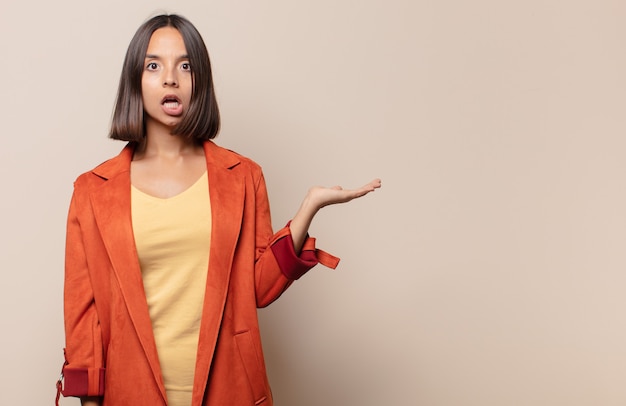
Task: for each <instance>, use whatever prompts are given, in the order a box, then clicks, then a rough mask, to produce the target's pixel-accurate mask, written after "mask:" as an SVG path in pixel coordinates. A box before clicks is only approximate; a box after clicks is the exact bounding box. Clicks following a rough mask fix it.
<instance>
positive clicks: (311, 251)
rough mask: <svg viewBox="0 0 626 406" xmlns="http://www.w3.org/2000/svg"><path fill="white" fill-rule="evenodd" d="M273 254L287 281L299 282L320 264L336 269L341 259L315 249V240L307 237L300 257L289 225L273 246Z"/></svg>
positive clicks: (279, 234) (277, 237)
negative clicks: (295, 248)
mask: <svg viewBox="0 0 626 406" xmlns="http://www.w3.org/2000/svg"><path fill="white" fill-rule="evenodd" d="M271 249H272V253H273V254H274V257H275V258H276V262H277V263H278V266H279V268H280V270H281V272H282V273H283V275H285V277H286V278H287V279H291V280H297V279H299V278H300V277H301V276H302V275H304V274H305V273H307V271H309V269H311V268H313V267H314V266H315V265H317V264H318V263H321V264H322V265H324V266H326V267H328V268H332V269H335V268H337V265H338V264H339V258H337V257H335V256H333V255H331V254H329V253H327V252H325V251H322V250H320V249H317V248H315V238H311V237H309V236H307V238H306V240H305V242H304V244H303V246H302V252H301V253H300V255H297V254H296V251H295V250H294V248H293V239H292V237H291V232H290V231H289V224H287V226H286V227H285V228H284V229H283V230H281V232H279V233H278V234H277V236H276V239H275V241H274V243H273V244H272V246H271Z"/></svg>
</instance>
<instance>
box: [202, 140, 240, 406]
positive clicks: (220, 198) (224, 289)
mask: <svg viewBox="0 0 626 406" xmlns="http://www.w3.org/2000/svg"><path fill="white" fill-rule="evenodd" d="M204 150H205V155H206V160H207V171H208V178H209V192H210V198H211V215H212V230H211V248H210V253H209V270H208V275H207V284H206V292H205V297H204V308H203V311H202V322H201V327H200V337H199V342H198V354H197V361H196V370H195V379H194V393H193V400H192V404H193V405H199V404H201V402H202V397H203V396H204V390H205V388H206V384H207V380H208V376H209V370H210V367H211V362H212V360H213V354H214V351H215V345H216V343H217V337H218V334H219V331H220V325H221V323H222V315H223V313H224V305H225V303H226V297H227V295H228V287H229V280H230V272H231V268H232V265H233V258H234V255H235V248H236V245H237V241H238V238H239V231H240V230H241V221H242V218H243V208H244V198H245V188H244V186H245V185H244V178H243V175H241V173H240V172H239V171H237V170H233V168H235V167H236V166H237V165H239V163H240V160H239V158H238V157H237V155H236V154H233V153H230V152H228V151H226V150H224V149H221V148H219V147H217V146H216V145H215V144H213V143H212V142H210V141H209V142H206V143H205V144H204Z"/></svg>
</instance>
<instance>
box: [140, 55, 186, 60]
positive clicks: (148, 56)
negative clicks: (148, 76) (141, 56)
mask: <svg viewBox="0 0 626 406" xmlns="http://www.w3.org/2000/svg"><path fill="white" fill-rule="evenodd" d="M145 59H160V56H159V55H156V54H146V57H145ZM178 59H189V55H187V54H184V55H181V56H179V57H178Z"/></svg>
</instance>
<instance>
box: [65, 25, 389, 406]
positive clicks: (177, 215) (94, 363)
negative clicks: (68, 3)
mask: <svg viewBox="0 0 626 406" xmlns="http://www.w3.org/2000/svg"><path fill="white" fill-rule="evenodd" d="M219 125H220V121H219V111H218V108H217V103H216V98H215V94H214V90H213V82H212V78H211V65H210V62H209V56H208V53H207V50H206V47H205V45H204V42H203V41H202V38H201V36H200V34H199V33H198V32H197V30H196V29H195V28H194V26H193V25H192V24H191V23H190V22H189V21H187V20H186V19H184V18H182V17H180V16H176V15H161V16H157V17H154V18H152V19H150V20H149V21H147V22H146V23H144V24H143V25H142V26H141V27H140V28H139V30H138V31H137V33H136V34H135V36H134V37H133V39H132V41H131V43H130V45H129V48H128V52H127V54H126V58H125V61H124V67H123V70H122V75H121V79H120V85H119V91H118V97H117V102H116V106H115V112H114V116H113V123H112V128H111V134H110V136H111V137H112V138H114V139H120V140H124V141H128V144H127V146H126V147H125V148H124V149H123V150H122V152H121V153H120V154H119V155H118V156H117V157H115V158H113V159H111V160H109V161H107V162H105V163H103V164H101V165H100V166H98V167H96V168H95V169H93V170H92V171H90V172H87V173H85V174H83V175H81V176H80V177H79V178H78V179H77V180H76V182H75V184H74V194H73V196H72V202H71V205H70V210H69V216H68V226H67V247H66V270H65V330H66V349H65V359H66V362H65V365H64V367H63V376H64V379H63V381H61V380H60V381H59V384H58V387H59V390H60V391H62V393H63V394H64V395H65V396H78V397H80V398H81V401H82V404H83V405H133V406H137V405H149V406H155V405H166V404H167V405H186V406H189V405H271V404H272V397H271V392H270V389H269V384H268V381H267V376H266V372H265V363H264V359H263V354H262V351H261V339H260V334H259V327H258V322H257V314H256V309H257V308H258V307H263V306H267V305H269V304H270V303H271V302H273V301H274V300H276V299H277V298H278V297H279V296H280V295H281V293H282V292H283V291H284V290H285V289H287V288H288V287H289V285H290V284H291V283H292V282H293V281H294V280H296V279H298V278H299V277H300V276H302V275H303V274H304V273H305V272H307V270H309V269H310V268H312V267H313V266H315V265H316V264H317V263H318V262H319V263H322V264H324V265H326V266H330V267H335V266H336V265H337V262H338V259H337V258H335V257H333V256H331V255H329V254H327V253H325V252H323V251H321V250H318V249H316V248H315V241H314V239H313V238H309V237H308V235H307V229H308V228H309V225H310V223H311V220H312V219H313V216H314V215H315V214H316V213H317V211H318V210H319V209H320V208H322V207H324V206H326V205H330V204H335V203H343V202H348V201H350V200H352V199H355V198H358V197H360V196H363V195H365V194H367V193H369V192H372V191H374V190H375V189H376V188H378V187H380V181H379V180H374V181H372V182H370V183H368V184H366V185H365V186H363V187H362V188H360V189H356V190H343V189H342V188H340V187H333V188H324V187H314V188H311V189H310V190H309V191H308V193H307V195H306V196H305V198H304V200H303V202H302V205H301V206H300V208H299V210H298V211H297V213H296V215H295V216H294V218H293V219H292V221H291V222H290V223H288V224H287V226H285V227H284V228H283V229H281V230H280V231H278V232H277V233H273V232H272V229H271V222H270V211H269V204H268V198H267V192H266V188H265V182H264V179H263V174H262V172H261V169H260V168H259V166H258V165H256V164H255V163H254V162H253V161H251V160H249V159H247V158H245V157H242V156H240V155H237V154H236V153H233V152H231V151H228V150H226V149H223V148H220V147H218V146H217V145H216V144H214V143H213V142H212V141H211V139H212V138H214V137H215V136H216V135H217V132H218V130H219Z"/></svg>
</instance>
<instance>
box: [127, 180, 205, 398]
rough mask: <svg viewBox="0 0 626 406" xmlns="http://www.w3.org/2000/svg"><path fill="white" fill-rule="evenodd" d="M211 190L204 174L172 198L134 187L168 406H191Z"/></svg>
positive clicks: (136, 223) (137, 228) (139, 244)
mask: <svg viewBox="0 0 626 406" xmlns="http://www.w3.org/2000/svg"><path fill="white" fill-rule="evenodd" d="M208 185H209V183H208V178H207V173H206V172H205V173H204V174H203V175H202V176H201V177H200V179H198V180H197V181H196V182H195V183H194V184H193V185H192V186H191V187H189V188H188V189H187V190H185V191H184V192H182V193H180V194H178V195H176V196H173V197H171V198H168V199H161V198H157V197H154V196H151V195H148V194H146V193H144V192H142V191H140V190H139V189H137V188H135V187H134V186H133V187H132V188H131V208H132V222H133V233H134V236H135V245H136V246H137V254H138V256H139V264H140V266H141V274H142V277H143V285H144V290H145V292H146V299H147V301H148V309H149V312H150V318H151V320H152V329H153V330H154V338H155V340H156V347H157V351H158V354H159V363H160V365H161V372H162V375H163V381H164V383H165V390H166V394H167V398H168V405H170V406H183V405H184V406H189V405H191V392H192V389H193V378H194V369H195V364H196V354H197V349H198V335H199V331H200V320H201V317H202V305H203V301H204V292H205V287H206V278H207V272H208V266H209V247H210V245H211V202H210V199H209V186H208Z"/></svg>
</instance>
